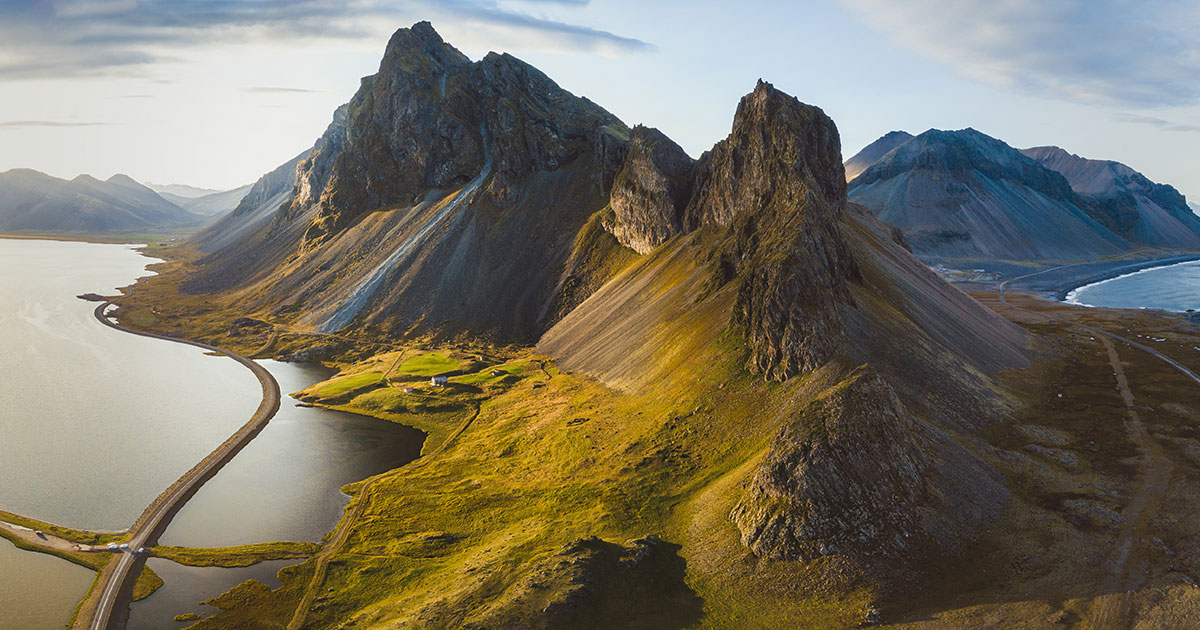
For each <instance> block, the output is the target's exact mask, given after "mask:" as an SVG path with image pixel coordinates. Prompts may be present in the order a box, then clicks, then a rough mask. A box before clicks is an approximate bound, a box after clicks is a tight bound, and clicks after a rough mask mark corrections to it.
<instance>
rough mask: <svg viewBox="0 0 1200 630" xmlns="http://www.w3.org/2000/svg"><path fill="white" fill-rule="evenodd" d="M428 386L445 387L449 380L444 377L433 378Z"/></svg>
mask: <svg viewBox="0 0 1200 630" xmlns="http://www.w3.org/2000/svg"><path fill="white" fill-rule="evenodd" d="M429 384H430V385H433V386H434V387H445V386H447V385H449V384H450V379H449V378H447V377H445V376H435V377H433V378H431V379H429Z"/></svg>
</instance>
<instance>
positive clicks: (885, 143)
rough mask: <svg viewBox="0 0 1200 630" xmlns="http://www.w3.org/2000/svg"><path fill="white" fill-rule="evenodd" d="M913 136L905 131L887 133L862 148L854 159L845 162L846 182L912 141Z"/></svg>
mask: <svg viewBox="0 0 1200 630" xmlns="http://www.w3.org/2000/svg"><path fill="white" fill-rule="evenodd" d="M912 138H913V135H912V134H911V133H908V132H907V131H889V132H888V133H886V134H884V135H883V137H881V138H879V139H878V140H876V141H875V142H872V143H871V144H868V145H867V146H865V147H863V149H862V150H861V151H859V152H858V153H855V154H854V157H852V158H850V159H849V160H846V165H845V166H846V181H847V182H849V181H851V180H853V179H854V178H855V177H858V176H859V174H861V173H862V172H863V171H865V170H867V169H868V168H870V167H871V165H872V164H874V163H876V162H878V161H879V159H880V158H882V157H883V156H885V155H887V154H888V153H889V152H891V151H892V149H895V148H896V147H898V146H900V145H902V144H904V143H905V142H908V141H909V140H912Z"/></svg>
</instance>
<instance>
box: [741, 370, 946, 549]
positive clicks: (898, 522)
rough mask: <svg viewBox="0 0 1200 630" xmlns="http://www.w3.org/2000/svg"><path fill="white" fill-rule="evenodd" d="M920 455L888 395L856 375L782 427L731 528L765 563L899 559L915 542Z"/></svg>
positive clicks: (923, 442) (905, 418) (921, 440)
mask: <svg viewBox="0 0 1200 630" xmlns="http://www.w3.org/2000/svg"><path fill="white" fill-rule="evenodd" d="M929 447H930V443H929V439H928V437H927V436H926V435H925V434H924V432H923V427H920V426H919V425H918V424H917V423H916V422H915V421H914V420H913V418H912V417H911V416H909V415H908V412H907V411H906V410H905V409H904V406H903V405H902V404H901V403H900V400H899V399H898V398H897V397H896V393H895V392H894V391H892V388H891V387H889V386H888V385H887V383H885V382H883V380H882V379H880V378H879V375H878V374H876V373H875V372H874V370H871V369H869V368H868V369H860V370H859V371H857V372H856V373H854V374H852V375H851V376H850V377H849V378H848V379H847V380H846V381H845V382H843V383H841V384H839V385H837V386H835V387H834V388H832V389H831V390H830V391H827V392H825V393H824V394H823V395H822V396H821V397H820V398H818V399H817V400H815V401H813V402H812V403H811V404H810V405H809V406H808V408H807V409H805V410H803V411H802V412H801V413H800V414H799V415H798V416H797V417H796V418H794V419H793V420H792V422H791V423H789V424H787V425H786V426H784V427H783V429H782V430H781V431H780V432H779V434H778V435H777V436H776V437H775V440H774V442H773V443H772V445H771V450H770V453H768V455H767V458H766V460H765V461H764V462H763V463H762V465H761V466H760V467H759V469H758V472H757V473H756V474H755V476H754V478H753V480H752V481H751V483H750V486H749V487H748V488H747V489H746V492H745V494H744V495H743V497H742V500H741V501H740V502H739V503H738V505H737V506H736V507H735V508H734V510H733V513H732V514H731V518H732V519H733V521H734V523H736V524H737V526H738V529H739V530H741V532H742V542H743V543H745V544H746V546H747V547H749V548H750V549H752V550H753V551H754V553H755V554H757V555H758V556H761V557H765V558H771V559H776V560H797V559H799V560H812V559H814V558H818V557H821V556H827V555H833V554H896V553H899V552H902V551H903V550H904V549H905V548H907V547H908V546H909V545H910V543H911V542H914V541H911V540H910V539H911V537H912V536H913V534H920V523H919V521H920V515H919V513H918V510H917V508H918V506H919V505H920V503H921V502H922V501H923V500H924V499H925V489H924V479H925V475H926V474H927V472H928V470H929V468H930V465H931V459H930V456H929V454H928V450H929Z"/></svg>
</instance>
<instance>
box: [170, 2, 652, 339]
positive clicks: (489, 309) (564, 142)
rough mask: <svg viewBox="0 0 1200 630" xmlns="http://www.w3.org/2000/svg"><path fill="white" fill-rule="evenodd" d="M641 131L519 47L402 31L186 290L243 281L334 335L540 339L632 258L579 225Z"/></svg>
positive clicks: (225, 231)
mask: <svg viewBox="0 0 1200 630" xmlns="http://www.w3.org/2000/svg"><path fill="white" fill-rule="evenodd" d="M629 138H630V131H629V129H628V128H627V127H626V126H625V125H624V124H623V123H621V121H620V120H618V119H617V118H616V117H614V116H612V115H611V114H609V113H608V112H607V111H605V110H604V109H603V108H601V107H599V106H597V105H596V104H594V103H592V102H591V101H588V100H587V99H585V98H580V97H577V96H575V95H573V94H571V93H569V92H567V91H565V90H563V89H562V88H560V87H558V85H556V84H555V83H554V82H553V81H551V80H550V79H549V78H548V77H546V76H545V75H544V74H542V73H541V72H539V71H538V70H537V69H535V68H533V67H531V66H529V65H528V64H526V63H524V62H522V61H520V60H519V59H516V58H515V57H512V56H511V55H502V54H495V53H493V54H489V55H487V56H486V57H484V58H483V59H481V60H479V61H477V62H472V61H471V60H469V59H468V58H467V57H466V56H465V55H463V54H462V53H460V52H459V51H457V50H456V49H454V47H452V46H451V45H449V44H447V43H446V42H444V41H443V40H442V39H441V37H440V36H438V34H437V33H436V32H435V31H434V30H433V28H432V27H431V26H430V25H429V24H428V23H424V22H422V23H418V24H416V25H414V26H413V27H412V28H408V29H400V30H399V31H397V32H396V34H395V35H394V36H393V37H392V38H391V40H390V42H389V43H388V47H387V51H386V53H385V55H384V57H383V60H382V61H381V63H380V68H379V72H378V73H377V74H375V75H373V76H371V77H367V78H365V79H363V81H362V84H361V86H360V88H359V90H358V92H357V93H356V94H355V96H354V98H353V99H351V101H350V102H349V103H347V104H346V105H345V106H344V107H343V108H340V109H339V110H338V111H337V112H336V113H335V115H334V120H333V122H332V123H331V124H330V126H329V128H328V129H327V130H326V132H325V134H324V135H323V136H322V137H321V138H320V139H319V140H318V141H317V143H316V145H315V146H314V147H313V149H312V151H310V152H308V153H307V154H306V155H304V156H302V157H301V158H300V160H299V163H298V164H297V165H296V166H295V168H293V169H292V170H291V171H290V173H289V174H288V176H287V178H288V182H287V187H286V193H281V194H279V195H278V196H276V195H275V193H276V192H277V187H276V186H274V185H270V186H267V185H263V186H259V188H261V192H263V193H267V192H270V193H272V194H271V195H269V196H268V195H265V194H257V192H256V193H255V194H252V195H251V196H250V197H249V198H248V201H247V203H246V204H245V208H246V210H239V212H235V213H234V214H235V215H237V216H235V217H231V218H230V220H229V221H227V222H225V223H223V224H222V226H221V228H220V229H219V230H218V231H219V232H220V233H221V234H219V235H216V234H214V235H211V236H212V238H211V239H210V238H208V237H209V236H210V235H206V239H205V241H206V243H217V242H218V241H219V247H216V248H213V247H207V246H206V251H210V252H214V253H213V255H212V256H210V257H209V258H208V259H206V261H205V264H204V266H203V268H202V269H201V271H200V273H198V274H196V276H195V277H193V278H192V279H191V281H190V282H189V283H188V284H187V288H188V289H189V290H195V291H211V290H214V289H231V288H233V289H237V290H240V291H244V292H246V294H247V295H248V296H249V297H248V298H247V302H246V304H247V305H248V306H250V307H252V308H261V309H264V310H269V311H273V312H276V313H286V314H288V315H289V316H292V317H295V318H297V319H298V322H299V323H301V324H304V325H310V326H313V327H315V328H317V329H319V330H322V331H327V332H332V331H335V330H341V329H343V328H345V327H347V326H349V325H351V324H356V325H364V324H365V325H373V326H378V327H380V328H383V329H386V330H390V331H394V332H397V333H403V332H406V331H415V330H417V329H419V330H420V331H421V332H422V333H431V332H439V333H447V334H455V333H459V332H470V333H473V334H477V335H482V336H488V337H492V338H496V339H502V340H504V341H514V340H521V341H529V340H532V339H536V337H537V336H538V335H539V334H540V333H541V331H543V330H544V329H545V327H546V326H548V325H549V324H550V323H553V321H554V320H555V318H556V317H558V316H560V315H561V313H562V312H564V311H565V310H569V309H570V308H571V307H573V306H574V305H575V304H577V303H578V301H579V300H581V299H583V298H584V297H586V295H579V293H580V287H590V286H595V285H597V284H598V283H600V282H603V280H604V279H606V278H607V274H611V273H614V272H615V271H616V269H615V268H613V266H612V264H610V263H611V262H612V261H614V260H620V259H622V255H623V252H626V251H628V250H625V249H624V248H622V247H621V246H620V245H619V244H617V243H616V241H615V240H613V239H611V238H609V239H605V238H581V232H582V231H583V230H584V228H585V226H587V225H589V224H591V223H595V224H597V225H599V224H600V223H601V221H600V219H598V218H597V219H596V220H595V221H593V219H594V218H596V217H597V216H598V215H599V214H600V211H601V210H603V209H604V208H605V206H606V205H608V201H609V191H610V189H611V187H612V183H613V180H614V178H615V176H616V173H617V171H618V170H619V169H620V167H621V165H622V160H623V159H624V157H625V155H626V153H627V150H626V148H627V145H628V143H629ZM285 170H286V165H285V167H282V168H281V169H280V171H281V172H282V171H285ZM270 179H271V181H272V182H274V181H275V180H276V179H277V178H274V177H272V178H270ZM278 179H282V177H280V178H278ZM260 200H261V201H263V203H259V202H258V201H260ZM267 202H270V203H273V204H274V206H273V207H269V206H268V205H266V203H267ZM250 208H253V212H250V211H249V210H248V209H250ZM251 217H252V220H251ZM264 217H265V218H267V219H269V220H266V221H260V219H262V218H264ZM593 236H594V235H593ZM580 247H583V248H585V249H586V248H593V249H597V250H602V251H579V250H580ZM581 261H582V262H581ZM585 263H586V264H585Z"/></svg>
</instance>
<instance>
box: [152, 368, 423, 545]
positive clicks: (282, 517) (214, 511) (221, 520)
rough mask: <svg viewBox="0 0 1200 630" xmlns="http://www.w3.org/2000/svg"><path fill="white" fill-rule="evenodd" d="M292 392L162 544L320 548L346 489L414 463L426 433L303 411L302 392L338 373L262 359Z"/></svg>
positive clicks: (198, 495)
mask: <svg viewBox="0 0 1200 630" xmlns="http://www.w3.org/2000/svg"><path fill="white" fill-rule="evenodd" d="M260 363H261V364H262V365H263V366H264V367H266V368H267V369H268V370H270V372H271V374H272V375H274V376H275V380H277V381H279V388H280V391H282V392H283V393H284V399H283V400H282V401H281V405H280V407H279V412H278V413H276V414H275V417H274V418H272V419H271V422H270V423H269V424H268V425H267V427H266V428H265V429H263V431H262V433H261V434H259V436H258V437H256V438H254V440H253V441H251V442H250V444H248V445H246V448H244V449H242V451H241V452H240V453H238V455H237V457H235V458H233V461H231V462H229V463H228V464H226V465H225V466H224V467H223V468H222V469H221V472H219V473H217V476H216V477H214V478H213V479H212V480H210V481H209V482H208V483H206V484H205V485H204V487H203V488H201V489H200V491H199V492H197V493H196V496H194V497H192V499H191V500H190V501H188V503H187V505H185V506H184V508H183V509H182V510H180V512H179V514H178V515H176V516H175V518H174V519H173V520H172V521H171V525H170V526H169V527H168V528H167V531H166V532H164V533H163V535H162V538H161V539H160V542H161V543H162V544H164V545H178V546H184V547H230V546H234V545H245V544H250V543H259V542H271V541H275V540H294V541H311V542H317V541H319V540H321V538H322V537H323V536H324V535H325V534H327V533H328V532H329V531H330V530H331V529H333V527H334V525H336V524H337V521H338V519H339V518H341V516H342V511H343V508H345V506H346V503H348V502H349V500H350V499H349V497H347V496H346V495H345V494H342V492H341V490H340V488H341V487H342V486H344V485H346V484H348V483H352V482H355V481H360V480H362V479H365V478H367V477H370V476H372V475H377V474H379V473H381V472H386V471H388V470H391V469H393V468H396V467H398V466H400V465H402V464H406V463H408V462H410V461H412V460H414V459H416V458H417V456H418V455H420V454H421V445H422V444H423V443H424V441H425V434H424V433H422V432H421V431H418V430H416V429H413V428H411V427H406V426H404V425H399V424H393V423H389V422H384V421H381V420H378V419H375V418H368V417H366V416H360V415H356V414H352V413H345V412H340V411H331V410H328V409H320V408H314V407H298V406H296V404H295V400H292V399H290V398H288V396H287V394H288V392H296V391H299V390H301V389H304V388H306V387H308V386H310V385H312V384H314V383H318V382H320V381H323V380H325V379H327V378H329V377H330V376H332V375H333V370H329V369H326V368H324V367H322V366H320V365H311V364H310V365H305V364H292V363H281V362H279V361H260Z"/></svg>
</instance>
